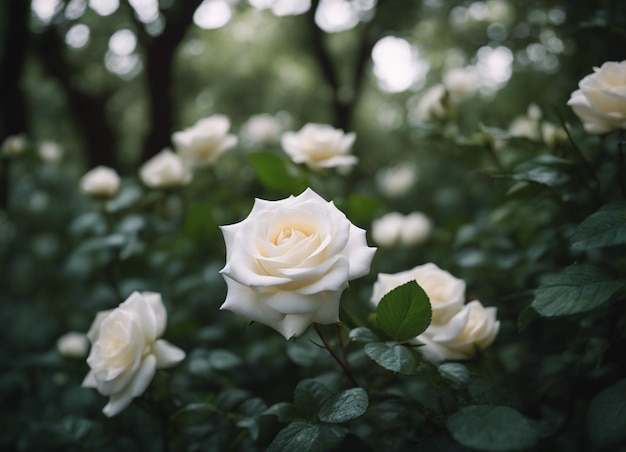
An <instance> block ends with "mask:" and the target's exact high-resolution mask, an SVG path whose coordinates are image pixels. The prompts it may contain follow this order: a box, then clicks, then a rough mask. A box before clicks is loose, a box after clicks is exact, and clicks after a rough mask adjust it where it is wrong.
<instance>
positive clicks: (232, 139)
mask: <svg viewBox="0 0 626 452" xmlns="http://www.w3.org/2000/svg"><path fill="white" fill-rule="evenodd" d="M229 129H230V119H228V118H227V117H226V116H224V115H213V116H209V117H208V118H204V119H201V120H199V121H198V122H196V123H195V124H194V125H193V126H191V127H189V128H187V129H185V130H183V131H181V132H175V133H174V134H172V142H173V143H174V147H175V148H176V152H177V153H178V155H180V157H181V158H182V159H183V160H184V161H185V162H187V163H188V164H189V165H190V166H192V167H202V166H208V165H211V164H213V163H214V162H215V161H216V160H217V158H218V157H219V156H220V155H222V154H223V153H224V152H226V151H227V150H229V149H230V148H232V147H233V146H235V145H236V144H237V137H236V136H234V135H229V134H228V130H229Z"/></svg>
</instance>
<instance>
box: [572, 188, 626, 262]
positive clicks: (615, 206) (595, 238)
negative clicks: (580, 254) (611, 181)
mask: <svg viewBox="0 0 626 452" xmlns="http://www.w3.org/2000/svg"><path fill="white" fill-rule="evenodd" d="M570 243H571V244H572V248H573V249H577V250H587V249H590V248H600V247H602V246H612V245H622V244H624V243H626V201H621V200H620V201H615V202H612V203H610V204H607V205H605V206H603V207H602V208H600V210H598V211H597V212H595V213H593V214H591V215H590V216H589V217H587V219H585V220H584V221H583V222H582V223H580V224H579V225H578V227H577V228H576V230H575V231H574V234H572V238H571V239H570Z"/></svg>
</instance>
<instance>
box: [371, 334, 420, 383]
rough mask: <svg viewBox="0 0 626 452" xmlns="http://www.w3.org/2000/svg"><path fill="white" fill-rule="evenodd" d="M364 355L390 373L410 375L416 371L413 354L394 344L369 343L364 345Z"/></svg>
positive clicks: (415, 359) (405, 348) (415, 361)
mask: <svg viewBox="0 0 626 452" xmlns="http://www.w3.org/2000/svg"><path fill="white" fill-rule="evenodd" d="M365 353H366V354H367V356H369V357H370V358H372V359H373V360H374V361H376V363H377V364H378V365H380V366H381V367H384V368H385V369H387V370H390V371H392V372H397V373H400V374H403V375H412V374H413V373H415V370H416V369H417V362H418V361H417V357H416V356H415V352H414V351H413V350H411V349H409V348H408V347H405V346H404V345H400V344H396V343H394V342H370V343H369V344H365Z"/></svg>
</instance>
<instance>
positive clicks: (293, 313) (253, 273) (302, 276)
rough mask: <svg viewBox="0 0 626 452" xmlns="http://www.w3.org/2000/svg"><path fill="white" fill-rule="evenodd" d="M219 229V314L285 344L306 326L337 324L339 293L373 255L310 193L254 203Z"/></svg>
mask: <svg viewBox="0 0 626 452" xmlns="http://www.w3.org/2000/svg"><path fill="white" fill-rule="evenodd" d="M222 232H223V234H224V240H225V242H226V265H225V266H224V268H223V269H222V271H221V273H222V275H223V276H224V279H225V280H226V283H227V285H228V294H227V297H226V300H225V301H224V304H223V305H222V307H221V309H227V310H230V311H232V312H235V313H236V314H239V315H241V316H243V317H246V318H248V319H250V320H253V321H255V322H260V323H263V324H266V325H268V326H270V327H272V328H274V329H275V330H277V331H279V332H280V333H281V334H282V335H283V336H285V338H287V339H289V338H292V337H295V336H300V335H301V334H302V333H304V332H305V331H306V329H307V328H308V327H309V325H311V324H312V323H320V324H329V323H335V322H338V321H339V300H340V298H341V294H342V292H343V290H344V289H345V288H346V287H347V286H348V281H350V280H353V279H355V278H359V277H361V276H364V275H366V274H367V273H368V272H369V268H370V264H371V261H372V259H373V257H374V252H375V251H376V249H375V248H370V247H368V246H367V242H366V240H365V231H364V230H363V229H360V228H358V227H356V226H354V225H353V224H352V223H350V221H349V220H348V219H347V218H346V216H345V215H344V214H343V213H342V212H341V211H340V210H339V209H337V208H336V207H335V205H334V204H333V203H332V201H331V202H327V201H326V200H324V199H323V198H322V197H320V196H319V195H318V194H317V193H315V192H314V191H313V190H311V189H307V190H306V191H304V192H303V193H302V194H300V195H298V196H295V197H294V196H290V197H289V198H286V199H282V200H279V201H265V200H262V199H256V200H255V202H254V206H253V207H252V211H251V212H250V214H249V215H248V217H247V218H246V219H244V220H243V221H241V222H240V223H236V224H232V225H228V226H222Z"/></svg>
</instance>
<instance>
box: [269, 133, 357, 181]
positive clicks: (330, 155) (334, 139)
mask: <svg viewBox="0 0 626 452" xmlns="http://www.w3.org/2000/svg"><path fill="white" fill-rule="evenodd" d="M355 139H356V134H355V133H354V132H350V133H344V131H343V130H340V129H335V128H333V127H331V126H329V125H326V124H315V123H308V124H306V125H305V126H304V127H303V128H302V129H300V131H299V132H285V133H284V134H283V136H282V138H281V144H282V147H283V149H284V150H285V152H286V153H287V155H289V157H290V158H291V159H292V160H293V161H294V162H295V163H304V164H306V165H307V166H308V167H309V168H311V169H313V170H320V169H322V168H344V169H345V168H350V167H352V166H353V165H355V164H356V163H357V162H358V159H357V158H356V157H355V156H354V155H350V154H349V152H350V149H351V147H352V144H353V143H354V140H355Z"/></svg>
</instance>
